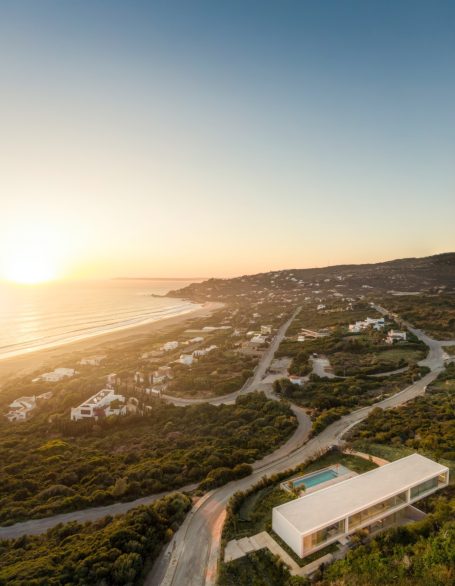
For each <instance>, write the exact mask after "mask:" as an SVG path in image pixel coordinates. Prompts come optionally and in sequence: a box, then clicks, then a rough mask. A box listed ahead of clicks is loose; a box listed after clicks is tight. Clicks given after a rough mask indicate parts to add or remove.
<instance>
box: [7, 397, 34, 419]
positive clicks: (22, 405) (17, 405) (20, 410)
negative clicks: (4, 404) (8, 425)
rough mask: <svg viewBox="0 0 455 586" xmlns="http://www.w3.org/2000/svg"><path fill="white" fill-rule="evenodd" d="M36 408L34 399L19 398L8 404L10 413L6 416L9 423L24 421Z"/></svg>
mask: <svg viewBox="0 0 455 586" xmlns="http://www.w3.org/2000/svg"><path fill="white" fill-rule="evenodd" d="M35 407H36V397H35V395H33V397H19V398H18V399H15V400H14V401H13V402H12V403H10V405H9V408H10V411H9V412H8V413H7V414H6V417H7V418H8V419H9V421H25V420H26V419H27V418H28V417H29V415H30V412H31V411H33V409H35Z"/></svg>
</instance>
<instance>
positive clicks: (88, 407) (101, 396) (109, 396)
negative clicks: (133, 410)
mask: <svg viewBox="0 0 455 586" xmlns="http://www.w3.org/2000/svg"><path fill="white" fill-rule="evenodd" d="M126 412H127V409H126V404H125V397H124V396H123V395H117V393H116V392H115V391H114V389H103V390H102V391H98V393H96V394H95V395H93V397H90V398H89V399H87V401H85V402H84V403H82V404H81V405H79V407H72V408H71V420H72V421H79V420H80V419H95V420H97V419H100V418H103V417H109V416H110V415H125V414H126Z"/></svg>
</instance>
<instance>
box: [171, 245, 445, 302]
mask: <svg viewBox="0 0 455 586" xmlns="http://www.w3.org/2000/svg"><path fill="white" fill-rule="evenodd" d="M296 289H301V290H302V292H304V291H308V292H310V291H311V292H315V291H320V292H327V291H330V290H334V289H335V290H337V291H339V292H340V293H343V295H344V294H348V293H351V294H359V293H361V292H363V293H366V292H367V291H368V290H371V292H408V293H409V292H427V293H436V292H438V291H446V292H454V291H455V252H448V253H444V254H437V255H434V256H427V257H423V258H403V259H398V260H391V261H387V262H381V263H375V264H361V265H338V266H331V267H325V268H314V269H289V270H283V271H271V272H268V273H259V274H256V275H244V276H242V277H236V278H234V279H208V280H207V281H203V282H202V283H193V284H191V285H188V286H187V287H183V288H182V289H178V290H176V291H171V292H169V293H168V296H170V297H183V298H185V299H191V300H194V301H203V300H208V299H210V300H222V299H228V298H229V297H232V296H238V295H247V294H250V293H260V292H261V290H267V291H270V290H273V291H276V292H277V293H284V292H286V291H291V290H292V291H293V292H295V291H296Z"/></svg>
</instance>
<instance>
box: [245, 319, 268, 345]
mask: <svg viewBox="0 0 455 586" xmlns="http://www.w3.org/2000/svg"><path fill="white" fill-rule="evenodd" d="M271 334H272V326H270V325H265V326H261V327H260V329H259V331H250V332H247V333H246V337H247V338H249V339H248V340H247V341H246V342H244V343H243V344H242V346H243V348H245V349H250V350H257V349H258V348H261V347H262V346H264V344H267V343H268V341H269V336H270V335H271Z"/></svg>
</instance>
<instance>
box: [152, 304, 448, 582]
mask: <svg viewBox="0 0 455 586" xmlns="http://www.w3.org/2000/svg"><path fill="white" fill-rule="evenodd" d="M381 310H382V311H384V312H386V310H384V309H383V308H381ZM408 327H409V329H410V330H411V331H412V332H413V333H414V334H415V335H416V336H417V337H419V338H420V339H421V340H422V341H424V342H425V344H427V346H428V347H429V352H428V355H427V357H426V358H425V359H424V360H422V361H421V362H420V364H421V365H422V366H428V367H429V368H430V369H431V372H429V373H428V374H427V375H425V376H424V377H423V378H421V379H420V380H418V381H417V382H415V383H413V384H412V385H410V386H408V387H407V388H405V389H404V390H402V391H400V392H399V393H396V394H395V395H392V396H391V397H388V398H386V399H384V400H382V401H379V402H377V403H375V404H373V405H370V406H368V407H363V408H361V409H358V410H356V411H353V412H352V413H350V414H348V415H345V416H344V417H342V418H341V419H339V420H338V421H336V422H334V423H333V424H331V425H329V426H328V427H327V428H326V429H324V430H323V431H322V432H321V433H320V434H319V435H318V436H316V437H314V438H312V439H310V440H309V441H307V442H306V443H303V445H302V444H301V445H300V447H297V448H296V447H295V444H294V442H293V438H291V440H289V441H288V442H287V444H286V445H285V446H282V447H281V448H280V449H279V450H277V451H276V452H274V453H273V454H270V455H269V456H267V457H266V458H264V459H263V460H261V461H259V462H256V464H255V466H254V471H253V474H251V475H250V476H248V477H246V478H243V479H241V480H237V481H233V482H230V483H229V484H227V485H225V486H222V487H220V488H218V489H216V490H213V491H211V492H209V493H208V494H206V495H205V496H204V497H203V498H202V499H200V500H199V501H198V502H197V503H196V505H195V506H194V507H193V510H192V511H191V513H190V514H189V515H188V517H187V518H186V519H185V521H184V523H183V524H182V526H181V527H180V529H179V530H178V531H177V532H176V534H175V535H174V537H173V539H172V540H171V542H170V543H169V544H168V546H167V547H166V548H165V550H164V551H163V552H162V553H161V555H160V557H159V559H158V560H157V562H156V563H155V565H154V567H153V569H152V571H151V572H150V574H149V575H148V577H147V579H146V582H145V585H146V586H182V585H183V584H184V585H185V586H204V585H205V586H214V584H215V582H216V574H217V562H218V557H219V551H220V540H221V531H222V527H223V523H224V519H225V515H226V505H227V503H228V501H229V499H230V498H231V496H232V495H233V494H234V493H235V492H237V491H242V490H246V489H247V488H249V487H251V486H252V485H253V484H255V483H256V482H257V481H258V480H259V479H260V478H261V477H262V476H264V475H265V474H267V475H270V474H275V473H277V472H282V471H284V470H286V469H288V468H293V467H295V466H297V465H298V464H301V463H302V462H303V461H305V460H307V459H308V458H311V457H314V456H317V455H318V454H320V453H322V452H323V451H325V450H326V449H328V448H329V447H330V446H332V445H337V444H339V443H340V441H341V440H342V437H343V436H344V435H345V434H346V433H347V431H349V430H350V429H351V428H352V427H353V426H354V425H356V424H357V423H359V422H360V421H362V420H363V419H365V418H366V417H367V416H368V414H369V413H370V412H371V410H372V409H374V408H375V407H381V408H382V409H389V408H391V407H396V406H398V405H402V404H403V403H406V402H407V401H409V400H411V399H414V398H415V397H417V396H419V395H422V394H424V393H425V390H426V387H427V385H428V384H430V383H431V382H432V381H433V380H434V379H435V378H436V377H437V376H438V374H439V373H440V372H441V370H443V368H444V361H445V360H446V358H447V356H446V354H445V353H444V351H443V346H445V345H449V344H450V345H451V344H452V341H450V342H439V341H437V340H433V339H432V338H430V337H429V336H427V335H426V334H424V333H423V332H421V331H420V330H417V329H415V328H412V327H411V326H408ZM300 421H302V423H301V425H302V426H305V425H306V423H305V417H303V416H302V415H301V418H300V419H299V422H300ZM307 436H308V434H306V437H307ZM293 437H299V438H300V441H302V438H304V437H305V433H302V430H301V429H300V425H299V429H298V430H297V431H296V433H295V436H293ZM296 443H297V444H298V443H299V441H297V442H296Z"/></svg>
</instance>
